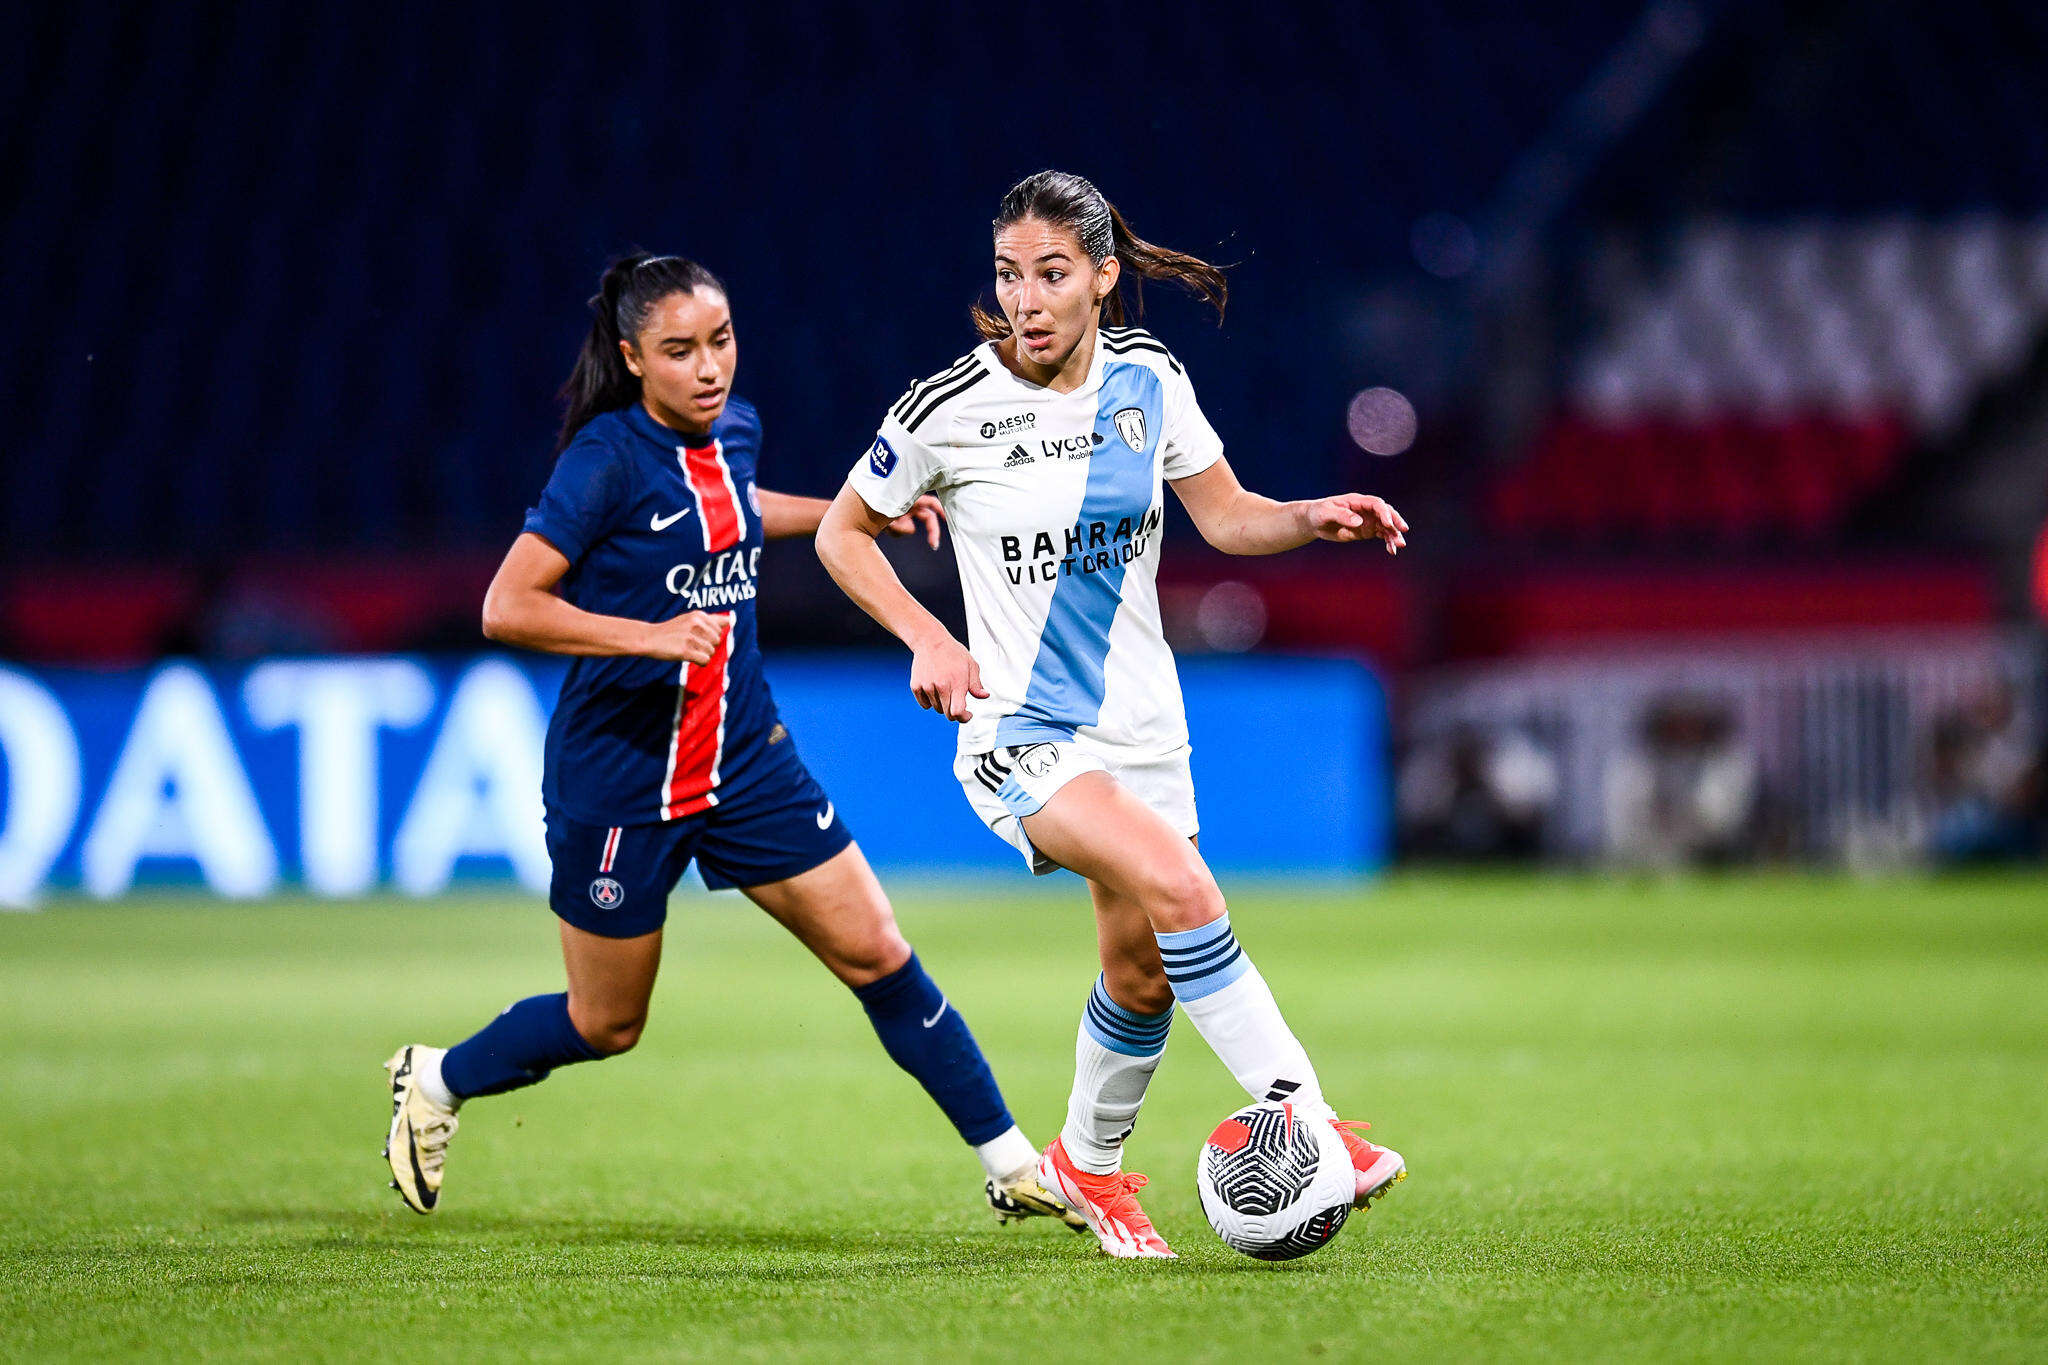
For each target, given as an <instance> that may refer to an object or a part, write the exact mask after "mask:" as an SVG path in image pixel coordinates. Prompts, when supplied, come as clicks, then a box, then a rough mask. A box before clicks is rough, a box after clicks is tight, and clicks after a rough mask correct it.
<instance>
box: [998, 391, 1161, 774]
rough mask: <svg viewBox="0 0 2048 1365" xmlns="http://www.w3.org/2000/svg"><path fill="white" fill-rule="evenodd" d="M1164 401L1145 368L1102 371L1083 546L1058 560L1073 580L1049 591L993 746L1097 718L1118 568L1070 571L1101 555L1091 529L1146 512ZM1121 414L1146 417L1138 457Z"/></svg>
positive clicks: (1064, 732) (1120, 579) (1066, 733)
mask: <svg viewBox="0 0 2048 1365" xmlns="http://www.w3.org/2000/svg"><path fill="white" fill-rule="evenodd" d="M1163 397H1164V390H1163V389H1162V388H1161V386H1160V383H1159V376H1158V375H1157V374H1155V373H1153V371H1152V370H1151V369H1150V367H1148V366H1144V365H1133V364H1130V363H1128V362H1123V361H1114V360H1112V361H1109V362H1107V363H1106V364H1104V366H1103V369H1102V390H1101V394H1100V397H1099V398H1098V399H1097V400H1096V406H1095V432H1096V434H1097V435H1099V436H1100V437H1102V444H1101V445H1099V446H1097V447H1096V448H1095V453H1094V455H1093V456H1091V457H1090V459H1089V463H1088V486H1087V488H1086V489H1085V490H1084V491H1083V493H1082V495H1081V513H1080V516H1079V517H1078V518H1076V525H1077V526H1079V527H1080V528H1081V529H1082V532H1083V537H1082V539H1083V545H1082V548H1080V549H1078V550H1076V551H1075V552H1074V553H1073V554H1072V555H1070V556H1068V557H1067V558H1068V559H1069V560H1070V561H1072V562H1074V564H1075V565H1076V568H1075V571H1074V572H1072V573H1062V574H1061V575H1060V577H1059V579H1058V580H1057V581H1056V582H1054V584H1053V589H1052V602H1051V604H1050V606H1049V607H1048V608H1047V611H1046V615H1045V629H1044V630H1043V631H1041V632H1040V633H1039V637H1038V657H1037V659H1036V660H1034V661H1033V663H1032V665H1031V681H1030V683H1029V684H1028V685H1027V686H1026V687H1025V689H1024V701H1023V703H1022V704H1021V705H1019V706H1018V708H1017V710H1016V711H1015V712H1014V713H1013V714H1011V715H1008V716H1005V717H1003V718H1002V719H1001V720H1000V721H998V722H996V740H995V742H996V743H998V744H1004V745H1021V744H1038V743H1042V742H1044V741H1046V740H1061V739H1072V738H1073V737H1074V731H1075V730H1076V729H1077V728H1078V727H1080V726H1083V725H1093V724H1094V723H1095V722H1096V721H1097V720H1098V719H1100V718H1101V715H1102V694H1103V687H1104V681H1103V679H1104V671H1103V670H1104V665H1105V663H1106V662H1107V660H1108V658H1109V628H1110V626H1111V625H1112V624H1113V623H1114V622H1115V621H1116V613H1117V608H1118V607H1120V606H1122V605H1123V600H1124V598H1123V587H1124V565H1123V564H1122V563H1121V562H1111V563H1102V564H1098V565H1097V566H1096V567H1095V568H1093V569H1092V570H1090V571H1088V572H1085V573H1084V572H1081V571H1080V568H1079V565H1080V564H1081V563H1083V562H1085V561H1086V559H1087V556H1088V555H1089V554H1090V553H1097V554H1099V553H1102V550H1092V551H1091V549H1090V548H1089V547H1088V546H1087V544H1086V538H1087V537H1086V530H1087V527H1088V526H1089V524H1090V523H1092V522H1098V521H1100V522H1106V523H1108V524H1109V525H1111V526H1115V525H1116V524H1117V523H1118V522H1119V521H1121V520H1123V519H1124V518H1126V517H1128V518H1129V519H1130V523H1131V525H1132V526H1134V527H1135V526H1137V525H1139V524H1141V523H1142V522H1143V521H1144V518H1145V514H1146V513H1147V512H1148V511H1150V510H1151V507H1152V473H1153V470H1154V468H1155V467H1156V466H1157V463H1158V460H1159V442H1160V441H1161V439H1162V438H1163V436H1164V430H1163V418H1164V415H1165V404H1164V402H1163V401H1162V400H1163ZM1124 408H1138V409H1140V410H1142V411H1143V412H1144V414H1145V430H1146V437H1145V450H1144V452H1143V453H1142V454H1141V453H1139V452H1138V451H1135V450H1132V449H1131V448H1130V446H1129V445H1127V444H1125V442H1124V438H1123V434H1122V433H1121V432H1119V431H1118V430H1117V427H1116V414H1117V412H1119V411H1120V410H1121V409H1124ZM1118 543H1119V542H1117V541H1115V540H1113V539H1112V540H1109V541H1108V542H1107V544H1106V545H1105V546H1104V547H1103V548H1104V549H1113V548H1115V546H1116V545H1117V544H1118Z"/></svg>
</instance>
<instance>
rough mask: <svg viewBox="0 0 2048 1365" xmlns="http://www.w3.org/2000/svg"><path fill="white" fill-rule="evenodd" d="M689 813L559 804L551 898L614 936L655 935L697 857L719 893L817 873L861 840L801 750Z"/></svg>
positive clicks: (552, 816) (551, 824)
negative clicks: (585, 818) (627, 816)
mask: <svg viewBox="0 0 2048 1365" xmlns="http://www.w3.org/2000/svg"><path fill="white" fill-rule="evenodd" d="M720 796H721V798H723V799H721V800H720V801H719V803H718V804H717V805H715V806H712V807H711V808H709V809H708V810H702V811H699V812H697V813H696V814H695V815H686V816H684V817H683V818H682V819H680V820H665V821H658V822H655V823H652V824H645V825H611V826H606V825H587V824H584V823H583V822H582V821H581V820H572V819H570V818H569V817H568V816H566V815H564V814H562V813H561V812H560V811H557V810H549V811H548V813H547V817H548V858H549V859H550V860H551V861H552V862H553V864H554V879H553V882H552V885H551V886H550V887H549V890H548V904H549V905H550V906H552V907H553V908H554V912H555V913H556V914H557V915H559V916H561V917H562V918H563V919H565V920H567V921H568V922H569V923H571V924H573V925H575V926H576V927H577V928H578V929H582V930H585V931H586V932H589V933H593V934H602V935H604V936H605V937H606V938H637V937H639V936H640V935H641V934H651V933H653V932H654V931H655V930H656V929H659V928H660V927H661V926H662V922H663V921H665V920H666V919H667V918H668V893H669V892H671V891H673V890H675V885H676V882H677V881H679V880H681V878H682V875H683V872H684V870H685V869H686V868H688V867H689V865H690V860H691V859H692V858H694V859H696V860H697V871H698V872H699V873H700V874H701V875H702V876H703V878H704V885H706V886H708V887H710V888H712V889H713V890H724V889H726V888H728V887H735V886H739V887H745V886H765V885H766V884H768V883H769V882H779V881H782V880H784V879H785V878H789V877H794V876H797V875H798V874H800V873H804V872H809V871H810V870H811V869H812V868H814V867H817V866H818V865H819V864H821V863H823V862H825V861H827V860H828V859H830V858H833V857H835V856H836V855H837V854H838V853H839V851H840V850H841V849H843V848H845V847H846V846H847V845H848V844H851V843H852V842H853V832H852V831H851V830H849V829H847V827H846V822H845V821H843V820H841V819H840V818H839V812H838V811H836V810H834V809H833V807H832V802H831V800H830V798H828V797H827V796H826V795H825V789H824V788H823V787H820V786H819V785H818V781H817V779H816V778H814V777H812V776H811V773H810V770H809V769H808V768H806V767H804V765H803V764H802V763H801V762H799V761H798V760H797V759H796V758H795V757H794V756H792V757H790V758H789V759H788V760H787V761H785V762H782V763H779V764H777V765H776V766H775V768H774V770H773V771H771V772H770V773H769V775H768V776H767V777H765V778H763V779H757V780H756V781H753V782H750V783H748V784H747V785H746V786H745V787H743V788H739V789H736V790H733V791H730V792H721V793H720Z"/></svg>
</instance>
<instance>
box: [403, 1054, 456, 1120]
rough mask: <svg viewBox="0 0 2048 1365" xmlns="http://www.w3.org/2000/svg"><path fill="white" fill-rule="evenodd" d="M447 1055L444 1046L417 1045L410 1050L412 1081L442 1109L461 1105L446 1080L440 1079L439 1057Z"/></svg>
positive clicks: (453, 1108) (450, 1108) (452, 1108)
mask: <svg viewBox="0 0 2048 1365" xmlns="http://www.w3.org/2000/svg"><path fill="white" fill-rule="evenodd" d="M447 1055H448V1050H447V1049H446V1048H439V1047H418V1048H414V1049H413V1052H412V1061H413V1068H412V1082H413V1084H414V1085H416V1086H418V1087H419V1089H420V1093H421V1094H423V1095H425V1096H426V1097H427V1098H428V1099H430V1100H432V1101H433V1102H434V1103H435V1104H438V1105H440V1106H441V1107H442V1108H443V1109H448V1110H455V1109H460V1108H461V1107H462V1101H461V1100H459V1099H457V1098H455V1093H454V1092H453V1091H451V1090H450V1089H449V1088H448V1082H446V1081H444V1080H442V1079H441V1059H442V1058H443V1057H445V1056H447Z"/></svg>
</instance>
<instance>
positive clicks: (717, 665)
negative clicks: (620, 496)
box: [661, 504, 732, 820]
mask: <svg viewBox="0 0 2048 1365" xmlns="http://www.w3.org/2000/svg"><path fill="white" fill-rule="evenodd" d="M706 505H707V506H708V504H706ZM721 614H722V615H725V616H726V617H727V619H728V620H730V618H731V613H729V612H728V613H721ZM731 662H732V631H731V629H729V628H728V629H727V630H726V632H725V635H724V637H723V638H722V639H720V640H719V642H718V652H717V653H715V654H713V655H712V656H711V662H709V663H704V664H684V665H683V685H682V686H681V687H680V688H679V689H677V694H676V723H675V733H674V735H672V736H671V737H670V739H669V748H668V777H667V780H666V781H665V782H664V783H663V784H662V804H661V818H662V819H664V820H674V819H678V818H680V817H681V816H685V815H695V814H696V813H697V812H698V811H700V810H704V809H705V808H707V807H710V806H715V805H717V804H718V790H717V789H718V764H719V760H720V759H722V758H723V757H724V756H725V701H726V685H727V681H728V679H727V676H726V674H727V665H729V664H730V663H731Z"/></svg>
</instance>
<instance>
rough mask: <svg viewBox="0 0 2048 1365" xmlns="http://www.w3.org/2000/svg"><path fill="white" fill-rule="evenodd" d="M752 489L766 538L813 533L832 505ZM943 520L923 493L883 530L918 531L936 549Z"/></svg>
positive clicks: (894, 533)
mask: <svg viewBox="0 0 2048 1365" xmlns="http://www.w3.org/2000/svg"><path fill="white" fill-rule="evenodd" d="M756 491H757V492H759V493H760V495H761V534H762V535H764V536H766V537H767V538H768V539H770V540H789V539H792V538H794V537H797V536H814V535H816V534H817V533H818V525H819V523H820V522H822V521H823V520H824V519H825V509H826V508H828V507H830V506H831V505H832V504H831V503H829V502H827V501H825V500H824V499H823V498H806V497H800V496H798V495H797V494H795V493H771V492H769V491H768V490H767V489H765V488H762V489H757V490H756ZM944 521H945V513H943V512H941V511H940V510H939V500H938V499H937V498H935V497H932V496H931V495H930V494H929V493H927V494H926V495H925V496H923V497H921V498H919V499H918V500H917V501H916V502H915V503H913V504H912V505H911V508H910V510H909V511H908V512H905V513H904V514H903V515H902V516H900V517H898V518H896V519H895V520H894V521H892V522H890V523H889V525H888V526H887V527H886V528H885V529H887V531H888V532H889V534H890V535H892V536H914V535H917V534H918V533H919V532H920V531H922V533H923V534H924V539H925V543H926V544H927V545H929V546H931V547H932V548H933V549H934V550H936V549H938V548H939V526H940V524H941V523H942V522H944Z"/></svg>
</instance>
